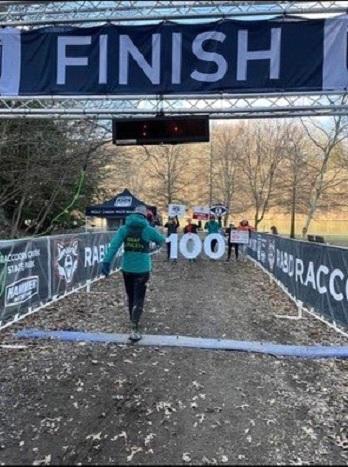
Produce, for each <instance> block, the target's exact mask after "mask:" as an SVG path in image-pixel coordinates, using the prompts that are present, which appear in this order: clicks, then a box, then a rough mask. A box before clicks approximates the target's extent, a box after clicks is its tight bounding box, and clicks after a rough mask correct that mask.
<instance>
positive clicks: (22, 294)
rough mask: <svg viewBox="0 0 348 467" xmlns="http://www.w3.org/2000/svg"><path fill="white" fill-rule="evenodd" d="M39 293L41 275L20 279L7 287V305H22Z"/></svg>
mask: <svg viewBox="0 0 348 467" xmlns="http://www.w3.org/2000/svg"><path fill="white" fill-rule="evenodd" d="M37 293H39V276H30V277H25V278H23V279H20V280H18V281H16V282H13V283H12V284H9V285H8V286H7V287H6V293H5V306H6V307H8V306H14V305H20V304H21V303H24V302H26V301H28V300H30V299H31V298H32V297H33V296H34V295H36V294H37Z"/></svg>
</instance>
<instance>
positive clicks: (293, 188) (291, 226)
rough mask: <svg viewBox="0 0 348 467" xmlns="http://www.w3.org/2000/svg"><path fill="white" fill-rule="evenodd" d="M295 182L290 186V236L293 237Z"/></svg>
mask: <svg viewBox="0 0 348 467" xmlns="http://www.w3.org/2000/svg"><path fill="white" fill-rule="evenodd" d="M295 210H296V184H295V181H294V183H293V187H292V201H291V225H290V238H295Z"/></svg>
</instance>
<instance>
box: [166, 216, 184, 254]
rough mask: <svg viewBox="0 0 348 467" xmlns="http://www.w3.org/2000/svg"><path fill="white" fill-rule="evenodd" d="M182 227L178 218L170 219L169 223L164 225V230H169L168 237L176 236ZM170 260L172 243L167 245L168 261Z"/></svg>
mask: <svg viewBox="0 0 348 467" xmlns="http://www.w3.org/2000/svg"><path fill="white" fill-rule="evenodd" d="M178 227H180V223H179V219H178V216H175V217H168V222H167V223H166V224H165V225H164V228H165V229H167V237H169V236H170V235H171V234H176V233H177V231H178ZM169 259H170V243H169V242H168V243H167V260H168V261H169Z"/></svg>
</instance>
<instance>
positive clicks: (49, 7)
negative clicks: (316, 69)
mask: <svg viewBox="0 0 348 467" xmlns="http://www.w3.org/2000/svg"><path fill="white" fill-rule="evenodd" d="M347 8H348V2H346V1H343V2H342V1H319V2H318V1H317V2H303V1H302V2H297V1H285V2H257V1H240V2H235V1H206V0H201V1H172V0H169V1H163V0H155V1H148V0H146V1H138V0H129V1H123V0H114V1H100V0H99V1H76V2H64V1H56V2H53V1H41V2H35V1H3V2H1V7H0V25H1V26H30V27H36V26H43V25H52V24H79V25H83V24H90V23H103V22H113V23H115V24H120V23H135V22H139V21H142V22H148V21H163V20H193V19H195V20H198V19H201V20H214V19H215V20H216V19H221V18H228V17H230V18H236V19H237V18H240V19H243V18H245V17H250V18H252V17H265V16H268V17H270V16H284V15H308V14H316V15H326V16H327V15H333V14H345V13H346V12H347Z"/></svg>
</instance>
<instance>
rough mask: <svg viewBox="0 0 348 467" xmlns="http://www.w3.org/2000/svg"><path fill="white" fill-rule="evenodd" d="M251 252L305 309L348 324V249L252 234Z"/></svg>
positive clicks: (249, 249)
mask: <svg viewBox="0 0 348 467" xmlns="http://www.w3.org/2000/svg"><path fill="white" fill-rule="evenodd" d="M248 252H249V255H250V256H251V257H252V258H253V259H254V260H256V261H257V262H259V263H260V264H261V265H262V266H263V267H264V268H265V269H266V270H268V271H269V272H270V273H271V274H272V275H273V276H274V277H275V278H276V279H278V280H279V281H280V282H281V283H282V284H283V285H284V286H285V287H286V288H287V290H288V292H289V293H290V294H291V295H292V296H293V297H295V298H296V299H298V300H300V301H301V302H303V303H304V305H305V306H307V307H313V308H314V309H315V310H316V311H317V312H319V313H320V314H322V315H323V316H324V317H325V318H327V319H329V320H330V321H335V322H337V323H339V324H342V325H345V326H347V325H348V249H345V248H340V247H333V246H327V245H321V244H316V243H311V242H305V241H298V240H290V239H286V238H282V237H278V236H276V235H267V234H256V233H252V234H251V239H250V243H249V248H248Z"/></svg>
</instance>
